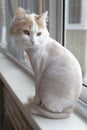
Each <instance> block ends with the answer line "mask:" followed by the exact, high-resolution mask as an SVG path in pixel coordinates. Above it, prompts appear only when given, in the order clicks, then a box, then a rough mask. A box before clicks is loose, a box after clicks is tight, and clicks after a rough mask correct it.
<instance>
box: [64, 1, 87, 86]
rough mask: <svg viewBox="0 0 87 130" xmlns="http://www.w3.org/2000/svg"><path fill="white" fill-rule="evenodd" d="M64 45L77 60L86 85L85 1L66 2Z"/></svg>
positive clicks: (86, 37)
mask: <svg viewBox="0 0 87 130" xmlns="http://www.w3.org/2000/svg"><path fill="white" fill-rule="evenodd" d="M65 6H66V7H65V12H66V13H65V15H66V17H65V45H66V48H68V49H69V50H70V51H71V52H72V53H73V54H74V55H75V57H76V58H77V59H78V61H79V63H80V65H81V68H82V75H83V82H84V83H85V84H87V0H67V1H66V5H65Z"/></svg>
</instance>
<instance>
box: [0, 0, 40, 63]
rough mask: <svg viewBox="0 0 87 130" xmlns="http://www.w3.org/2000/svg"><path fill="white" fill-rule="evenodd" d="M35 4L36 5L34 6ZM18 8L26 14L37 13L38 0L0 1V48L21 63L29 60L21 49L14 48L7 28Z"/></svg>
mask: <svg viewBox="0 0 87 130" xmlns="http://www.w3.org/2000/svg"><path fill="white" fill-rule="evenodd" d="M35 3H36V4H35ZM18 7H23V8H24V9H25V11H26V12H27V13H31V12H35V13H39V0H38V1H37V2H35V0H32V1H31V0H0V47H2V48H5V50H7V51H8V52H9V53H10V54H11V55H13V56H14V57H15V58H17V59H18V60H20V61H22V62H23V63H26V64H27V63H28V61H29V59H28V57H27V54H26V53H25V52H24V50H23V48H20V47H19V48H18V47H17V46H15V42H14V41H13V39H12V38H11V36H10V34H9V27H10V25H11V22H12V19H13V17H14V15H15V13H16V10H17V8H18Z"/></svg>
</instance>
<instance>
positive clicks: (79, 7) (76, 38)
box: [0, 0, 87, 108]
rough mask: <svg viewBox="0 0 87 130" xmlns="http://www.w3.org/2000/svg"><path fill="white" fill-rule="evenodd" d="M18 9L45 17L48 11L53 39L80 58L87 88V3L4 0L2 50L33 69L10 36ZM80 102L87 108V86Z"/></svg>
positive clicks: (0, 29) (76, 0)
mask: <svg viewBox="0 0 87 130" xmlns="http://www.w3.org/2000/svg"><path fill="white" fill-rule="evenodd" d="M18 6H21V7H23V8H24V9H25V10H26V12H28V13H32V12H34V13H37V14H38V13H39V14H41V13H42V12H44V11H47V10H48V12H49V22H48V30H49V32H50V36H51V37H53V38H54V39H56V40H57V41H58V42H60V43H61V44H63V45H65V47H66V48H67V49H69V50H70V51H71V52H72V53H73V54H74V55H75V57H76V58H77V59H78V61H79V63H80V65H81V68H82V75H83V84H84V86H87V13H86V12H87V0H37V1H36V0H1V1H0V48H4V49H5V51H8V52H9V53H10V54H11V55H13V56H14V57H16V58H17V59H18V60H19V61H21V62H22V63H24V64H25V65H28V66H30V65H29V59H28V57H27V55H26V53H25V52H24V50H23V49H22V48H18V47H16V46H15V43H14V41H13V40H12V39H11V37H10V35H9V26H10V24H11V21H12V18H13V16H14V14H15V12H16V9H17V7H18ZM64 16H65V17H64ZM64 30H65V31H64ZM64 34H65V35H64ZM80 101H81V103H82V102H83V103H85V106H86V108H87V87H83V91H82V94H81V97H80Z"/></svg>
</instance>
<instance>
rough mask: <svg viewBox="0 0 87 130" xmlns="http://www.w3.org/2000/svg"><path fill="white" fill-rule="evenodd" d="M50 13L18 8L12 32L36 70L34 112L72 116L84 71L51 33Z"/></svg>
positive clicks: (55, 115) (46, 114) (55, 116)
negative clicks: (48, 23)
mask: <svg viewBox="0 0 87 130" xmlns="http://www.w3.org/2000/svg"><path fill="white" fill-rule="evenodd" d="M47 14H48V13H47V12H45V13H43V14H41V15H36V14H27V13H25V11H24V9H22V8H21V7H19V8H18V10H17V12H16V15H15V17H14V18H13V21H12V24H11V27H10V34H11V36H12V38H13V39H14V40H15V42H16V44H17V45H18V46H22V47H23V48H24V49H25V51H26V53H27V54H28V56H29V58H30V62H31V65H32V68H33V71H34V73H35V83H36V86H35V96H34V98H33V100H32V101H31V102H30V110H31V112H32V113H33V114H36V115H40V116H44V117H47V118H53V119H61V118H67V117H69V115H70V113H71V112H72V111H73V108H74V106H75V103H76V101H77V99H78V98H79V96H80V93H81V90H82V73H81V68H80V65H79V63H78V61H77V60H76V58H75V57H74V56H73V55H72V54H71V52H69V51H68V50H67V49H66V48H64V47H63V46H62V45H61V44H59V43H58V42H57V41H55V40H53V39H52V38H51V37H50V36H49V32H48V30H47V27H46V19H47Z"/></svg>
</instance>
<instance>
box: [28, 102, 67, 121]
mask: <svg viewBox="0 0 87 130" xmlns="http://www.w3.org/2000/svg"><path fill="white" fill-rule="evenodd" d="M30 110H31V113H32V114H35V115H40V116H43V117H46V118H50V119H64V118H68V117H69V115H70V113H67V112H64V113H63V112H61V113H57V112H56V113H54V112H51V111H48V110H45V109H44V108H42V107H41V106H39V105H36V104H31V105H30Z"/></svg>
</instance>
